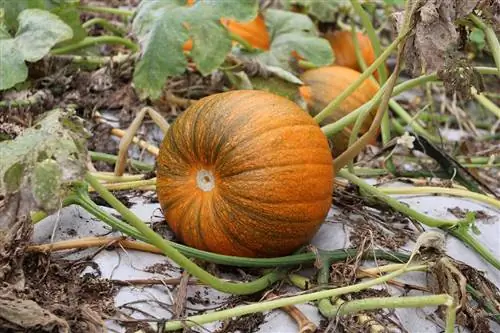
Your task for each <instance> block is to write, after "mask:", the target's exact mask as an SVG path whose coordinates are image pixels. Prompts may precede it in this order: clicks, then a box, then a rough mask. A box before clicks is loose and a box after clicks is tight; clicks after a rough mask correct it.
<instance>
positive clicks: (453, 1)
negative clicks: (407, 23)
mask: <svg viewBox="0 0 500 333" xmlns="http://www.w3.org/2000/svg"><path fill="white" fill-rule="evenodd" d="M479 2H480V1H479V0H442V1H431V0H422V1H420V3H419V6H418V7H417V8H416V10H415V11H414V12H412V22H413V28H412V33H411V34H410V35H409V37H408V39H407V41H406V44H405V49H404V53H403V55H404V62H405V65H406V67H407V69H408V71H409V72H410V73H411V74H412V75H413V76H419V75H422V73H423V72H422V70H424V71H425V73H431V72H435V71H439V70H441V69H442V68H443V67H444V64H445V60H446V58H447V56H449V55H451V54H453V52H454V51H456V50H457V48H458V45H459V39H460V33H459V31H458V27H457V26H456V25H455V22H457V21H458V20H460V19H463V18H465V17H467V16H468V15H469V14H470V13H472V12H473V11H474V9H475V8H476V6H477V5H478V3H479ZM392 15H393V19H394V20H393V21H394V23H395V25H396V29H397V30H398V33H399V32H400V30H401V29H402V25H403V21H404V15H405V14H404V13H403V12H402V11H400V12H396V13H394V14H392Z"/></svg>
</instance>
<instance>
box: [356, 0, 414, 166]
mask: <svg viewBox="0 0 500 333" xmlns="http://www.w3.org/2000/svg"><path fill="white" fill-rule="evenodd" d="M351 4H352V7H353V9H354V11H355V12H356V14H358V16H359V17H360V19H361V23H362V24H363V27H364V28H365V30H366V34H367V35H368V38H369V39H370V42H371V44H372V47H373V51H374V53H375V57H377V58H379V57H380V56H381V55H382V46H381V45H380V40H379V39H378V37H377V33H376V31H375V29H374V28H373V25H372V22H371V20H370V16H369V15H368V13H367V12H366V11H365V10H364V9H363V7H361V5H360V3H359V1H358V0H352V1H351ZM405 7H406V8H405V21H406V22H407V23H406V25H407V26H408V24H409V23H408V20H409V15H408V13H409V12H410V10H411V7H409V5H406V6H405ZM399 35H400V36H405V35H406V33H400V34H399ZM398 37H399V36H398ZM378 74H379V80H380V81H379V82H380V83H381V84H384V83H385V82H386V81H387V71H386V68H385V61H384V62H382V63H381V64H380V65H379V66H378ZM380 130H381V135H382V143H383V144H384V145H385V144H387V143H388V142H389V141H390V140H391V139H392V134H391V126H390V121H389V113H388V112H384V115H383V116H382V122H381V123H380ZM385 167H386V168H387V169H388V170H389V171H390V172H391V173H392V174H395V173H396V167H395V166H394V163H393V161H392V158H391V157H389V158H388V159H387V160H386V161H385Z"/></svg>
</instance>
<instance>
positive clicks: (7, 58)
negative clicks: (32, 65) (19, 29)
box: [0, 38, 28, 90]
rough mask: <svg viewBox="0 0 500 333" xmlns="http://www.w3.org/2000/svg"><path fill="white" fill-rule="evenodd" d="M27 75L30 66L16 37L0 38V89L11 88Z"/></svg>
mask: <svg viewBox="0 0 500 333" xmlns="http://www.w3.org/2000/svg"><path fill="white" fill-rule="evenodd" d="M27 77H28V67H26V64H25V63H24V59H23V56H22V54H21V52H20V51H19V50H18V49H17V48H16V43H15V41H14V39H12V38H10V39H0V90H5V89H8V88H11V87H13V86H14V85H15V84H16V83H18V82H22V81H24V80H26V78H27Z"/></svg>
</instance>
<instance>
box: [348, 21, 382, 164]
mask: <svg viewBox="0 0 500 333" xmlns="http://www.w3.org/2000/svg"><path fill="white" fill-rule="evenodd" d="M351 38H352V42H353V45H354V54H355V55H356V59H357V61H358V65H359V67H360V68H361V71H362V72H364V71H365V70H366V63H365V60H364V59H363V55H362V54H361V48H360V46H359V40H358V36H357V31H356V24H355V23H354V21H352V22H351ZM370 80H373V81H374V82H377V81H376V80H375V78H374V77H373V75H371V76H370ZM377 85H378V82H377ZM370 112H371V110H370V109H366V110H365V111H364V112H362V113H361V114H360V115H359V117H358V118H357V119H356V122H355V123H354V127H353V128H352V131H351V135H350V136H349V141H348V144H347V147H350V146H352V144H353V143H354V142H355V141H356V139H357V138H358V134H359V131H360V130H361V126H362V125H363V123H364V122H365V119H366V117H368V114H369V113H370ZM347 169H348V170H349V172H351V173H354V160H351V161H349V163H348V164H347Z"/></svg>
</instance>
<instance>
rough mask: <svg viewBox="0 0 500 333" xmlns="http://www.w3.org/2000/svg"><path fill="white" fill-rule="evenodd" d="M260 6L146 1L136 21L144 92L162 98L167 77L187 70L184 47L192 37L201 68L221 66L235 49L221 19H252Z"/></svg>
mask: <svg viewBox="0 0 500 333" xmlns="http://www.w3.org/2000/svg"><path fill="white" fill-rule="evenodd" d="M257 11H258V2H257V0H243V1H238V2H236V1H232V0H217V1H216V0H207V1H203V2H196V3H195V4H194V5H193V6H191V7H188V6H186V1H181V0H165V1H154V0H145V1H142V2H141V4H140V5H139V6H138V8H137V11H136V13H135V15H134V18H133V22H132V31H133V32H134V34H135V35H136V36H137V38H138V40H139V43H140V45H141V51H142V56H141V58H140V59H139V61H138V63H137V64H136V68H135V71H134V79H133V83H134V85H135V88H136V89H137V90H138V92H139V94H140V96H141V98H145V97H150V98H152V99H157V98H159V97H160V96H161V93H162V88H163V86H164V84H165V82H166V80H167V78H168V77H170V76H173V75H178V74H182V73H183V72H184V71H185V69H186V66H187V59H186V56H185V55H184V52H183V50H182V47H183V45H184V43H185V42H186V41H187V40H188V39H189V38H191V39H192V40H193V49H192V51H191V57H192V59H193V61H194V62H195V64H196V66H197V68H198V70H199V71H200V73H202V74H203V75H207V74H209V73H210V72H212V71H213V70H214V69H216V68H218V67H219V66H220V65H221V64H222V63H223V61H224V59H225V57H226V55H227V54H228V53H229V52H230V50H231V39H230V35H229V33H228V31H227V29H226V28H225V27H224V26H223V25H222V24H221V22H220V19H221V18H222V17H224V18H233V19H237V20H241V21H246V20H248V21H249V20H251V19H253V18H255V17H256V15H257Z"/></svg>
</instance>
